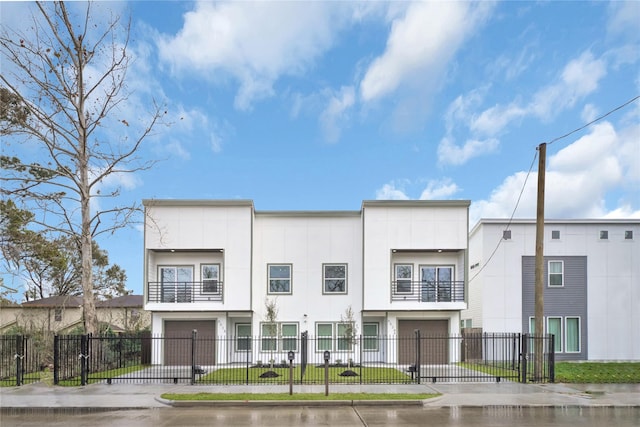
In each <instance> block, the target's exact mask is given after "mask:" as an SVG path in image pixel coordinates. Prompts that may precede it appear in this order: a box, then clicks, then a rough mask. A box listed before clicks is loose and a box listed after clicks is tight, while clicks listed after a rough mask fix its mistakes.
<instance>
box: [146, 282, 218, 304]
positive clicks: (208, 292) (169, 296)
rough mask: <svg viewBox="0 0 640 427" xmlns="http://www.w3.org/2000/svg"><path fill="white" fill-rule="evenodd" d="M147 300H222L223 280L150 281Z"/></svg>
mask: <svg viewBox="0 0 640 427" xmlns="http://www.w3.org/2000/svg"><path fill="white" fill-rule="evenodd" d="M147 286H148V287H147V302H150V303H154V302H159V303H169V304H183V303H192V302H209V301H217V302H222V301H223V299H222V296H223V292H222V291H223V282H221V281H219V280H205V281H202V282H149V283H148V285H147Z"/></svg>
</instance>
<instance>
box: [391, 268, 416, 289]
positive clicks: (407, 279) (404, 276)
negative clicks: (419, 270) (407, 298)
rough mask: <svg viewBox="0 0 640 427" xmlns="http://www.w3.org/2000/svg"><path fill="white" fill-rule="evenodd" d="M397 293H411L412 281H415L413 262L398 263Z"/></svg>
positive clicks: (396, 270) (396, 271) (396, 272)
mask: <svg viewBox="0 0 640 427" xmlns="http://www.w3.org/2000/svg"><path fill="white" fill-rule="evenodd" d="M395 274H396V293H399V294H409V293H411V282H412V281H413V265H412V264H396V265H395Z"/></svg>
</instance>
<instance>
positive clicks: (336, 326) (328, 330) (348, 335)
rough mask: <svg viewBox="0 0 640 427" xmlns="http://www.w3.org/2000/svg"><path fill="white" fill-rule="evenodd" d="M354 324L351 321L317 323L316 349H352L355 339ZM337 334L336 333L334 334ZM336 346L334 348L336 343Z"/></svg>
mask: <svg viewBox="0 0 640 427" xmlns="http://www.w3.org/2000/svg"><path fill="white" fill-rule="evenodd" d="M353 328H354V326H353V325H352V324H349V323H317V324H316V351H325V350H329V351H333V350H335V351H351V350H353V343H354V341H355V335H354V333H353V332H354V329H353ZM334 334H335V335H334ZM334 342H335V343H336V344H335V348H334V344H333V343H334Z"/></svg>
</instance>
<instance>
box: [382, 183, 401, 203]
mask: <svg viewBox="0 0 640 427" xmlns="http://www.w3.org/2000/svg"><path fill="white" fill-rule="evenodd" d="M376 199H377V200H409V196H407V195H406V194H405V192H404V190H402V189H399V188H396V184H394V183H390V184H384V185H383V186H382V188H380V189H378V190H377V191H376Z"/></svg>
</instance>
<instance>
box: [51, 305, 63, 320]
mask: <svg viewBox="0 0 640 427" xmlns="http://www.w3.org/2000/svg"><path fill="white" fill-rule="evenodd" d="M53 318H54V320H55V321H56V322H62V309H61V308H56V309H55V311H54V313H53Z"/></svg>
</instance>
